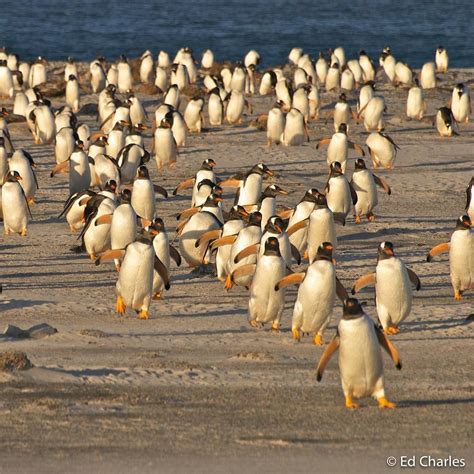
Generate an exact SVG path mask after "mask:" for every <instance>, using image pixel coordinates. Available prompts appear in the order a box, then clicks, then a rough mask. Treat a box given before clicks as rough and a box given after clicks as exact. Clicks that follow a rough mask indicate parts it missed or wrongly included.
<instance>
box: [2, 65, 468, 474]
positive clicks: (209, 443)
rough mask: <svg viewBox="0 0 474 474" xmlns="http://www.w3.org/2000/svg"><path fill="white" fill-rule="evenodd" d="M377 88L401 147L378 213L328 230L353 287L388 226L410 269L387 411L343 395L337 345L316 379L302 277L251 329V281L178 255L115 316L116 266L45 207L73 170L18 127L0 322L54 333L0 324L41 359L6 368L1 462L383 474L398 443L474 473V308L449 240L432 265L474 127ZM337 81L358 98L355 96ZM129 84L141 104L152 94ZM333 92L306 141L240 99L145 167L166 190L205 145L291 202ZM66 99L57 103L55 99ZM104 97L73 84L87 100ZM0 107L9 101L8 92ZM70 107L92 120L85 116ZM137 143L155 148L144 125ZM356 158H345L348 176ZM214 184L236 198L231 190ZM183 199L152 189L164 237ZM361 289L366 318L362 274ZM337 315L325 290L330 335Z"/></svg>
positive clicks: (441, 90)
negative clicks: (304, 323) (20, 223)
mask: <svg viewBox="0 0 474 474" xmlns="http://www.w3.org/2000/svg"><path fill="white" fill-rule="evenodd" d="M473 72H474V70H467V69H464V70H450V71H449V72H448V73H447V74H443V75H439V76H438V77H439V78H440V81H439V86H438V88H437V89H436V90H427V91H425V97H426V100H427V104H428V111H427V114H428V115H434V113H435V111H436V110H437V108H438V107H441V106H443V105H445V104H446V103H447V102H448V101H449V98H450V96H451V92H452V88H453V86H454V85H455V84H456V83H458V82H464V83H469V82H472V81H473V77H474V75H473ZM377 92H378V94H381V95H383V96H384V98H385V101H386V103H387V109H388V110H387V115H386V132H387V133H388V134H389V135H390V136H391V137H392V138H393V139H394V140H395V142H396V143H397V144H398V145H399V146H400V148H401V149H400V151H399V152H398V156H397V159H396V162H395V168H394V169H393V170H378V171H376V174H378V175H379V176H381V177H383V178H384V179H386V180H387V182H388V183H389V184H390V186H391V188H392V195H391V196H387V195H386V194H383V193H382V192H380V191H379V205H378V207H377V208H376V210H375V214H376V216H377V219H376V221H375V222H373V223H368V222H367V221H366V220H364V221H363V222H362V224H359V225H357V224H355V222H354V219H353V217H352V216H350V217H349V219H348V222H347V225H346V226H345V227H342V226H338V227H337V232H338V239H339V245H338V255H337V274H338V276H339V278H340V279H341V281H342V283H343V284H344V286H345V287H346V288H347V289H350V287H351V286H352V284H353V282H354V281H355V280H356V279H357V278H358V277H359V276H361V275H363V274H365V273H367V272H369V271H371V270H373V269H374V268H375V264H376V258H377V246H378V244H379V243H380V242H382V241H384V240H385V241H387V240H388V241H391V242H393V243H394V246H395V252H396V254H397V255H398V256H400V257H401V258H402V259H403V260H404V261H405V263H406V264H407V265H408V266H409V267H410V268H411V269H413V270H414V271H415V272H416V273H417V274H418V275H419V277H420V279H421V284H422V288H421V290H420V291H419V292H417V293H415V296H414V304H413V309H412V313H411V315H410V317H409V318H408V319H407V320H406V321H405V322H404V323H403V324H402V326H401V332H400V334H398V335H396V336H393V337H392V341H393V343H394V344H395V346H396V347H397V348H398V350H399V352H400V355H401V358H402V361H403V369H402V370H401V371H397V370H396V369H395V367H394V366H393V364H392V362H391V361H390V359H389V358H388V357H387V356H386V354H384V364H385V375H386V389H387V394H388V397H389V398H390V399H393V401H394V402H396V403H397V405H398V406H397V409H395V410H380V409H379V408H378V407H377V404H376V402H375V401H373V400H370V399H364V400H362V401H361V408H360V409H359V410H356V411H349V410H347V409H346V408H345V407H344V397H343V393H342V389H341V384H340V378H339V371H338V364H337V357H334V358H333V359H332V360H331V362H330V364H329V366H328V368H327V370H326V373H325V375H324V378H323V380H322V382H320V383H318V382H316V374H315V366H316V364H317V362H318V360H319V357H320V356H321V354H322V352H323V350H324V347H323V348H321V347H318V346H315V345H313V344H312V340H311V338H309V337H306V338H303V339H302V341H301V342H300V343H297V342H295V341H293V340H292V338H291V331H290V324H291V315H292V308H293V304H294V301H295V298H296V292H297V290H296V289H295V287H291V289H290V290H289V291H288V293H287V301H286V306H285V312H284V316H283V319H282V330H281V331H280V333H271V332H269V331H266V330H255V329H253V328H251V327H250V326H249V324H248V322H247V305H248V293H247V291H246V290H245V289H244V288H240V287H234V288H233V289H232V290H231V291H230V292H226V291H225V290H224V288H223V285H222V283H220V282H218V281H217V279H216V278H215V277H214V276H213V275H198V274H196V273H191V272H190V269H189V268H186V266H185V265H183V266H182V267H180V268H179V269H177V268H176V267H175V266H173V270H172V285H171V289H170V291H168V292H167V293H166V294H165V298H164V299H163V300H161V301H154V302H153V304H152V306H151V308H150V313H151V317H150V319H149V320H148V321H142V320H138V319H136V318H135V314H132V313H131V312H127V314H126V316H125V317H124V318H118V317H117V315H116V314H115V297H116V295H115V281H116V273H115V271H114V268H113V265H111V264H104V265H101V266H98V267H97V266H95V265H94V264H93V263H92V262H91V261H90V260H89V259H88V257H87V255H86V254H82V255H77V254H75V253H72V252H71V251H70V247H72V246H74V245H77V240H76V238H77V236H76V235H72V234H71V233H70V231H69V227H68V225H67V223H66V222H65V221H64V220H62V219H58V217H57V216H58V215H59V214H60V212H61V210H62V208H63V203H64V201H65V200H66V199H67V197H68V185H67V174H66V175H58V176H55V177H54V178H50V176H49V174H50V172H51V170H52V168H53V166H54V164H55V159H54V151H53V145H45V146H43V145H34V144H33V141H32V138H31V135H30V133H29V131H28V129H27V126H26V124H25V123H12V124H10V125H9V129H10V133H11V136H12V140H13V143H14V145H15V147H16V148H25V149H26V150H27V151H29V152H30V153H31V155H32V156H33V158H34V160H35V162H36V163H37V164H38V167H37V175H38V181H39V187H40V189H39V191H38V193H37V203H36V204H35V205H34V206H32V208H31V212H32V214H33V221H32V222H31V224H30V225H29V235H28V237H27V238H21V237H19V236H8V237H6V236H4V235H3V234H2V236H1V238H0V260H1V270H0V276H1V277H0V280H1V283H2V284H3V293H2V294H1V295H0V322H1V323H2V325H3V326H6V325H7V324H12V325H15V326H19V327H20V328H22V329H27V328H29V327H31V326H34V325H35V324H39V323H48V324H49V325H51V326H53V327H54V328H56V329H57V331H58V332H57V333H56V334H53V335H50V336H48V337H44V338H41V339H14V338H7V337H4V338H0V351H11V350H15V351H24V352H25V353H26V354H27V356H28V358H29V359H30V361H31V363H32V364H33V365H34V367H33V368H31V369H29V370H25V371H15V372H0V382H1V385H0V414H1V416H0V446H1V448H0V456H1V459H2V460H1V463H0V472H36V473H37V472H77V473H79V472H80V473H82V472H140V473H148V472H273V473H276V472H317V471H319V472H347V471H348V470H350V471H351V472H377V473H379V472H397V470H398V467H395V468H389V467H387V464H386V460H387V457H388V456H395V457H396V459H397V463H398V464H399V459H400V458H399V457H400V456H402V455H420V456H421V455H431V456H432V457H434V458H443V459H444V458H447V457H448V456H451V457H455V458H465V460H466V464H467V467H466V468H465V472H472V471H473V470H474V456H473V455H472V436H473V423H472V409H473V403H474V396H473V390H474V384H473V377H472V374H473V371H472V353H473V351H474V339H473V323H472V322H471V323H469V321H467V320H466V318H468V317H469V316H470V315H471V321H472V314H473V313H474V304H473V301H474V293H473V292H472V291H471V292H466V293H465V297H464V299H463V301H461V302H455V301H454V299H453V294H452V288H451V284H450V279H449V263H448V259H447V255H444V256H442V257H439V258H437V259H435V261H434V262H432V263H427V262H426V254H427V252H428V251H429V250H430V248H431V247H432V246H434V245H436V244H437V243H440V242H445V241H448V240H449V237H450V235H451V233H452V231H453V230H454V226H455V222H456V219H457V218H458V217H459V216H460V215H461V214H463V213H464V205H465V196H466V195H465V189H466V186H467V184H468V182H469V180H470V178H471V176H472V174H473V169H474V168H473V151H472V143H473V137H474V126H473V124H472V123H469V124H461V125H460V136H458V137H454V138H444V139H443V138H440V137H439V136H438V134H437V132H436V129H435V128H434V127H432V125H431V124H430V123H428V122H426V121H424V122H417V121H409V120H407V119H406V116H405V106H406V95H407V89H404V88H401V87H400V88H394V87H393V86H392V85H391V84H389V83H387V82H385V80H382V81H379V82H378V83H377ZM347 95H348V98H349V99H350V103H351V105H352V106H353V107H354V109H355V101H356V98H357V95H356V93H354V92H352V93H348V94H347ZM138 96H139V97H140V99H141V100H142V101H143V103H144V104H145V105H146V109H147V111H148V113H149V115H150V117H153V113H154V110H155V109H156V107H157V105H158V104H159V96H151V95H144V94H141V93H139V94H138ZM337 97H338V94H337V93H326V92H323V91H322V92H321V99H322V105H323V107H322V110H321V113H322V118H321V119H320V120H317V121H311V122H310V123H309V131H310V138H311V141H310V142H309V143H306V144H304V145H302V146H297V147H288V148H285V147H282V146H273V147H272V148H270V149H269V148H267V147H266V136H265V132H264V131H261V130H258V129H257V128H256V127H254V126H252V125H251V124H250V123H251V121H252V120H253V119H255V118H256V117H257V116H258V115H259V114H262V113H267V112H268V110H269V109H270V107H271V105H272V104H273V102H274V97H273V96H272V97H260V96H254V97H250V98H249V101H250V102H251V103H252V105H253V107H254V111H253V114H252V115H247V116H246V117H245V119H244V123H243V124H242V125H237V126H229V125H223V126H221V127H209V125H208V123H207V122H206V127H205V130H204V132H203V133H202V134H200V135H195V134H193V135H189V144H188V146H186V147H185V148H183V149H181V150H180V155H179V158H178V164H177V166H176V168H174V169H167V170H164V171H160V172H157V170H156V166H155V165H154V163H153V162H150V166H149V169H150V172H151V176H152V178H153V180H154V182H155V183H157V184H160V185H161V186H163V187H165V188H166V189H167V190H168V192H170V194H171V191H172V190H173V189H174V188H175V186H176V185H177V184H178V182H179V181H181V180H182V179H184V178H188V177H191V176H193V175H194V173H195V172H196V170H197V169H198V168H199V166H200V164H201V162H202V161H203V160H205V159H206V158H213V159H214V160H215V161H216V163H217V167H216V168H215V171H216V173H217V174H218V176H219V177H221V178H225V177H229V176H231V175H233V174H234V173H236V172H237V171H240V170H242V169H247V168H250V167H251V166H252V165H254V164H256V163H258V162H264V163H265V164H266V165H267V166H269V167H270V168H271V169H272V170H274V171H275V178H274V180H273V181H274V182H276V183H278V184H279V185H280V186H282V187H283V188H285V189H287V190H288V191H290V194H289V195H288V196H284V197H282V199H280V197H279V202H280V203H281V204H284V205H287V206H293V205H295V204H296V203H297V202H299V200H300V199H301V197H302V196H303V194H304V192H305V191H306V190H307V189H308V188H309V187H316V188H318V189H319V190H323V188H324V185H325V183H326V179H327V164H326V148H322V149H319V150H316V143H317V141H318V140H319V139H321V138H323V137H330V136H331V135H332V133H333V124H332V119H327V118H326V116H327V114H328V112H329V110H330V109H331V108H332V106H333V105H332V104H334V102H335V101H336V100H337ZM63 100H64V99H63V98H61V97H59V98H54V99H53V105H55V106H59V105H62V103H63ZM96 100H97V99H96V97H94V96H89V95H87V96H83V97H82V103H83V104H86V103H91V102H96ZM185 102H186V100H184V102H183V105H185ZM2 105H4V106H6V107H7V108H10V109H11V101H5V102H4V103H2ZM206 109H207V107H206V108H205V110H206ZM205 115H207V114H205ZM79 120H80V121H81V122H86V123H88V124H89V126H90V127H91V129H95V130H96V129H97V127H98V123H97V122H96V121H95V117H94V116H93V115H84V114H83V115H79ZM349 135H350V137H351V139H352V140H353V141H355V142H356V143H359V144H360V145H362V146H363V147H364V149H365V150H366V151H367V149H366V147H365V140H366V138H367V136H368V134H367V132H365V130H364V128H363V125H362V123H356V122H354V121H353V122H352V123H351V124H350V133H349ZM146 144H147V147H148V149H149V148H150V145H151V132H150V131H149V132H148V133H147V138H146ZM355 157H356V155H355V154H353V153H351V154H350V159H349V162H348V174H349V175H351V174H352V171H353V169H354V160H355ZM368 162H369V160H367V163H368ZM225 198H226V200H225V206H226V208H227V209H228V208H229V207H230V205H231V202H232V193H231V192H228V193H226V194H225ZM189 205H190V192H184V193H183V194H182V195H180V196H176V197H170V198H169V199H168V200H164V199H163V198H161V197H159V198H158V203H157V209H158V214H159V216H161V217H162V218H163V219H164V221H165V224H166V227H167V229H168V232H169V233H170V236H174V228H175V226H176V222H177V221H176V217H175V216H176V213H177V212H179V211H181V210H183V209H185V208H187V207H189ZM305 267H306V264H302V265H301V267H300V268H301V269H304V268H305ZM297 268H298V267H296V266H295V267H294V269H297ZM360 298H361V300H363V301H366V302H367V305H366V307H365V308H366V312H367V313H368V314H369V315H370V316H371V317H372V318H374V319H375V318H376V310H375V306H374V291H373V288H367V289H364V290H363V291H362V292H361V294H360ZM340 316H341V306H340V303H339V302H337V303H336V307H335V310H334V315H333V320H332V323H331V324H330V326H329V329H328V331H327V334H326V336H325V341H326V343H327V342H328V341H329V340H330V339H331V338H332V336H333V335H334V333H335V330H336V326H337V323H338V321H339V319H340ZM1 330H2V326H1V325H0V331H1ZM425 471H426V469H425Z"/></svg>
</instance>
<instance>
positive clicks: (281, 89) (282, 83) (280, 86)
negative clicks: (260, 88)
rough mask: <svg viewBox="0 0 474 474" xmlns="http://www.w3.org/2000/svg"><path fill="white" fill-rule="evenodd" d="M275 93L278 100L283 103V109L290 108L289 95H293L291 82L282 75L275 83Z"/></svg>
mask: <svg viewBox="0 0 474 474" xmlns="http://www.w3.org/2000/svg"><path fill="white" fill-rule="evenodd" d="M275 93H276V97H277V100H278V101H281V102H283V103H284V104H285V110H290V108H291V97H292V95H293V89H292V87H291V83H290V82H289V81H287V80H286V79H285V78H284V77H283V78H281V79H279V80H278V81H277V83H276V85H275Z"/></svg>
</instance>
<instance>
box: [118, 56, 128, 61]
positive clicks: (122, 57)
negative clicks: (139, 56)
mask: <svg viewBox="0 0 474 474" xmlns="http://www.w3.org/2000/svg"><path fill="white" fill-rule="evenodd" d="M119 62H120V63H127V62H128V59H127V56H125V54H121V55H120V58H119Z"/></svg>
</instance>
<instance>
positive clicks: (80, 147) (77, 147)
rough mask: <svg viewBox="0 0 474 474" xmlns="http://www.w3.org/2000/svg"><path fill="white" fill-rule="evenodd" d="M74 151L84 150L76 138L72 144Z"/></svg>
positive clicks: (82, 144) (82, 143) (80, 141)
mask: <svg viewBox="0 0 474 474" xmlns="http://www.w3.org/2000/svg"><path fill="white" fill-rule="evenodd" d="M74 149H75V151H79V150H83V149H84V142H83V141H82V140H80V139H79V138H78V139H77V140H76V142H75V143H74Z"/></svg>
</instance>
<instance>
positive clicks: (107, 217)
mask: <svg viewBox="0 0 474 474" xmlns="http://www.w3.org/2000/svg"><path fill="white" fill-rule="evenodd" d="M111 223H112V214H104V215H102V216H100V217H98V218H97V219H96V220H95V223H94V225H102V224H111Z"/></svg>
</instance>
